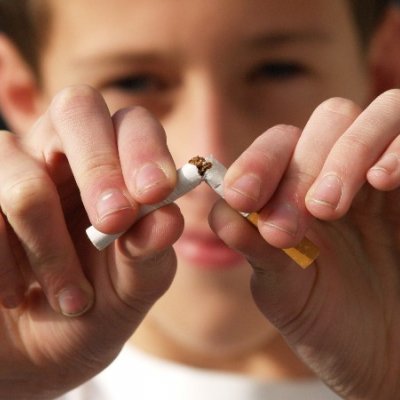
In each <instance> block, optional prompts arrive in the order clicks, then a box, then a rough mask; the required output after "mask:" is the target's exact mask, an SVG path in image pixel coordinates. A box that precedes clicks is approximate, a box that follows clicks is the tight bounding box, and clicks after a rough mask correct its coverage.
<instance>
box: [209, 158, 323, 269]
mask: <svg viewBox="0 0 400 400" xmlns="http://www.w3.org/2000/svg"><path fill="white" fill-rule="evenodd" d="M204 160H205V162H207V165H211V166H212V167H208V168H207V169H206V171H205V172H204V180H205V182H206V183H207V184H208V185H209V186H210V187H211V188H212V189H213V190H214V191H215V192H216V193H217V194H218V195H219V196H221V197H224V186H223V181H224V176H225V173H226V168H225V166H224V165H223V164H221V163H220V162H219V161H218V160H216V159H215V158H214V157H212V156H209V157H207V158H206V159H204ZM241 214H242V215H243V216H244V217H245V218H247V220H248V221H250V222H251V223H252V224H253V225H254V226H256V227H257V223H258V214H257V213H256V212H252V213H243V212H241ZM282 250H283V251H284V252H285V253H286V254H287V255H288V256H289V257H290V258H291V259H292V260H293V261H294V262H296V263H297V264H298V265H299V266H300V267H302V268H307V267H309V266H310V265H311V264H312V263H313V262H314V260H315V259H316V258H317V257H318V255H319V249H318V247H317V246H316V245H315V244H314V243H313V242H311V240H309V239H307V238H304V239H303V240H302V241H301V242H300V243H299V244H298V245H297V246H296V247H291V248H287V249H282Z"/></svg>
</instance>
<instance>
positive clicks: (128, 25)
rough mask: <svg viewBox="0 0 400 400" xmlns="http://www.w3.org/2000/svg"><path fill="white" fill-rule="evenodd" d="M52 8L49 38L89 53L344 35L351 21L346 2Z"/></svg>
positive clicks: (159, 2) (130, 0)
mask: <svg viewBox="0 0 400 400" xmlns="http://www.w3.org/2000/svg"><path fill="white" fill-rule="evenodd" d="M50 6H51V9H52V18H53V24H52V35H51V39H52V40H56V39H57V38H60V37H62V39H63V41H65V43H68V41H70V42H71V43H75V44H79V46H80V47H81V48H82V49H85V47H86V46H87V50H86V51H95V50H96V48H97V47H102V46H104V45H109V46H110V45H111V46H117V47H118V45H119V44H124V43H126V42H128V41H129V42H130V43H133V44H135V45H137V46H141V45H142V46H147V45H148V44H149V43H148V42H152V43H154V40H157V41H158V42H160V43H162V44H167V43H169V44H172V43H173V44H175V45H176V44H180V43H184V42H185V40H187V41H189V43H191V45H193V46H196V42H193V39H196V38H198V39H203V38H207V37H208V36H210V37H213V38H215V37H221V38H224V37H235V36H243V35H254V34H257V33H259V32H260V31H262V32H265V31H269V32H275V31H277V32H278V31H279V32H282V31H292V30H299V29H303V30H304V29H306V28H307V27H315V28H318V29H321V30H322V29H323V30H325V31H327V32H328V33H330V34H340V33H341V32H343V25H346V24H347V25H349V24H348V22H349V21H350V17H349V15H350V13H349V11H348V1H346V0H335V1H334V2H330V1H327V0H279V1H277V0H218V1H216V0H190V1H188V0H85V1H81V0H68V1H59V0H50ZM350 25H351V24H350ZM83 51H85V50H83Z"/></svg>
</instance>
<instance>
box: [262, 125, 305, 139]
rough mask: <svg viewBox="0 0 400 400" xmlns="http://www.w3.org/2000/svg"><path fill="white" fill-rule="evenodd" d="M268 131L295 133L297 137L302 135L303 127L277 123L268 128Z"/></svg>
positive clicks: (281, 133)
mask: <svg viewBox="0 0 400 400" xmlns="http://www.w3.org/2000/svg"><path fill="white" fill-rule="evenodd" d="M267 132H268V133H271V134H273V135H294V136H296V137H298V136H300V135H301V129H300V128H299V127H297V126H294V125H290V124H277V125H275V126H273V127H272V128H270V129H268V131H267Z"/></svg>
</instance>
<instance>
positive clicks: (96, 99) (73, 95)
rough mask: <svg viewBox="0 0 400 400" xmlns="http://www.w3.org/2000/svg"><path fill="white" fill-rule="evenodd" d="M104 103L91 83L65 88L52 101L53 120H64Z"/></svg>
mask: <svg viewBox="0 0 400 400" xmlns="http://www.w3.org/2000/svg"><path fill="white" fill-rule="evenodd" d="M100 104H102V105H103V99H102V97H101V95H100V94H99V92H97V91H96V90H95V89H94V88H92V87H91V86H89V85H75V86H70V87H67V88H65V89H63V90H62V91H61V92H59V93H58V94H57V95H56V96H55V97H54V99H53V101H52V103H51V107H50V108H51V115H52V117H53V122H55V123H56V122H57V121H58V120H60V121H64V120H66V119H68V118H69V117H71V115H75V114H77V113H78V114H79V115H81V114H82V113H83V112H85V110H87V109H88V108H89V109H90V108H92V107H93V106H99V105H100Z"/></svg>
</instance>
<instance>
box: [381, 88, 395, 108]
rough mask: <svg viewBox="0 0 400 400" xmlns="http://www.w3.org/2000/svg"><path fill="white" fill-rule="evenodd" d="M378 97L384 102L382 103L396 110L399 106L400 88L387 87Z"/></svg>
mask: <svg viewBox="0 0 400 400" xmlns="http://www.w3.org/2000/svg"><path fill="white" fill-rule="evenodd" d="M378 99H379V100H380V101H382V102H383V103H384V105H386V106H388V107H390V108H392V107H394V108H395V109H396V110H398V108H399V106H400V89H389V90H387V91H385V92H383V93H382V94H381V95H380V96H379V97H378Z"/></svg>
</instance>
